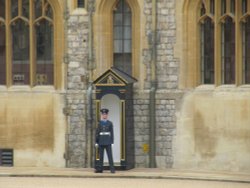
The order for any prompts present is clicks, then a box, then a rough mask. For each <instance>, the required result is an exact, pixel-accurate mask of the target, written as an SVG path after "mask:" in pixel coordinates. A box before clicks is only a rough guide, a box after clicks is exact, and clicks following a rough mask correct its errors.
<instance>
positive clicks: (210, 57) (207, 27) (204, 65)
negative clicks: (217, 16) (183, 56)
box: [200, 1, 214, 84]
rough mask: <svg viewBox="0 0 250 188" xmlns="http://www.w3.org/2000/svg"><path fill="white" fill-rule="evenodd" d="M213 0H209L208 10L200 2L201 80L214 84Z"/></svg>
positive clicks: (204, 82)
mask: <svg viewBox="0 0 250 188" xmlns="http://www.w3.org/2000/svg"><path fill="white" fill-rule="evenodd" d="M213 13H214V1H211V2H210V11H209V12H207V11H206V9H205V4H204V3H202V4H201V18H200V30H201V82H202V83H203V84H214V21H213Z"/></svg>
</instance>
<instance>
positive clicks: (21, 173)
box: [0, 167, 250, 183]
mask: <svg viewBox="0 0 250 188" xmlns="http://www.w3.org/2000/svg"><path fill="white" fill-rule="evenodd" d="M1 177H52V178H53V177H58V178H59V177H60V178H123V179H125V178H134V179H175V180H200V181H219V182H236V183H250V173H240V172H233V173H232V172H224V171H223V172H208V171H190V170H181V169H158V168H135V169H131V170H126V171H116V173H115V174H111V173H110V172H109V171H104V172H103V173H94V169H90V168H40V167H0V178H1Z"/></svg>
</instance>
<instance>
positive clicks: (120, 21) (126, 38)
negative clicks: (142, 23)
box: [113, 0, 132, 75]
mask: <svg viewBox="0 0 250 188" xmlns="http://www.w3.org/2000/svg"><path fill="white" fill-rule="evenodd" d="M113 20H114V23H113V33H114V35H113V41H114V42H113V46H114V50H113V53H114V67H116V68H118V69H120V70H122V71H124V72H126V73H128V74H130V75H132V17H131V10H130V7H129V5H128V4H127V2H126V0H119V1H118V3H117V5H116V7H115V9H114V12H113Z"/></svg>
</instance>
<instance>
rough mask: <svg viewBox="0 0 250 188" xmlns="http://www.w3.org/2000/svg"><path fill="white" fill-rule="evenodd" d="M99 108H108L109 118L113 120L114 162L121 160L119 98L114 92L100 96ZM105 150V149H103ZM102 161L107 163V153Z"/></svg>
mask: <svg viewBox="0 0 250 188" xmlns="http://www.w3.org/2000/svg"><path fill="white" fill-rule="evenodd" d="M101 108H107V109H109V118H108V119H109V120H110V121H112V122H113V129H114V147H113V148H112V152H113V159H114V163H115V164H118V163H120V162H121V106H120V99H119V97H117V96H116V95H114V94H106V95H104V96H103V97H102V98H101ZM105 152H106V151H105ZM104 163H108V158H107V154H106V153H105V155H104Z"/></svg>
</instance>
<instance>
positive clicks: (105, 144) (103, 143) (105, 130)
mask: <svg viewBox="0 0 250 188" xmlns="http://www.w3.org/2000/svg"><path fill="white" fill-rule="evenodd" d="M96 143H97V144H98V145H99V153H100V162H99V164H96V171H97V172H102V171H103V154H104V149H106V151H107V155H108V160H109V165H110V170H111V172H113V173H114V172H115V170H114V162H113V156H112V147H111V144H113V143H114V131H113V123H112V122H111V121H109V120H107V121H103V120H101V121H100V122H99V124H98V128H97V130H96Z"/></svg>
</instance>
